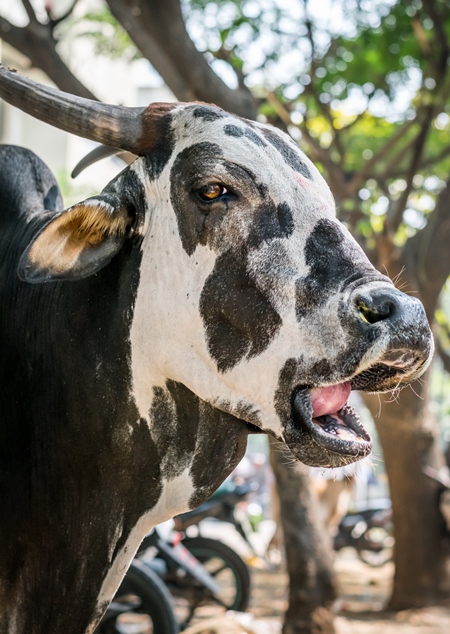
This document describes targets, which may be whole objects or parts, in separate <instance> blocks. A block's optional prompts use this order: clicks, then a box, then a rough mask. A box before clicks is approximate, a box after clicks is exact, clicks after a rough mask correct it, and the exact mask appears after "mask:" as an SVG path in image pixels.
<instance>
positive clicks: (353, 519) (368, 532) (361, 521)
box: [333, 499, 394, 566]
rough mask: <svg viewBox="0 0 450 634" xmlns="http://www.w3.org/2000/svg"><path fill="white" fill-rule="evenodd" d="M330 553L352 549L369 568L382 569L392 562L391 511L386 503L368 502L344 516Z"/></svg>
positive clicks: (389, 505) (387, 502)
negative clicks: (379, 567)
mask: <svg viewBox="0 0 450 634" xmlns="http://www.w3.org/2000/svg"><path fill="white" fill-rule="evenodd" d="M333 546H334V550H336V551H339V550H341V549H342V548H346V547H351V548H354V549H355V550H356V552H357V554H358V556H359V558H360V559H361V560H362V561H364V562H365V563H366V564H369V565H370V566H382V565H383V564H385V563H386V562H387V561H390V560H391V559H392V555H393V547H394V537H393V524H392V507H391V501H390V500H389V499H381V500H369V502H368V503H367V504H366V505H364V506H360V507H359V508H357V509H355V510H354V511H350V512H348V513H347V514H346V515H345V516H344V517H343V518H342V520H341V522H340V523H339V526H338V530H337V533H336V535H335V537H334V544H333Z"/></svg>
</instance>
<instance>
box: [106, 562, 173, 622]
mask: <svg viewBox="0 0 450 634" xmlns="http://www.w3.org/2000/svg"><path fill="white" fill-rule="evenodd" d="M113 602H114V605H115V606H119V607H120V606H121V605H122V606H123V608H124V611H123V613H121V614H119V615H118V616H114V615H111V614H108V610H107V611H106V613H105V615H104V617H103V619H102V621H101V622H100V624H99V626H98V627H97V629H96V630H95V634H177V633H178V632H179V626H178V623H177V621H176V619H175V615H174V611H173V605H172V599H171V596H170V593H169V591H168V589H167V588H166V586H165V584H164V582H163V581H162V580H161V579H160V578H159V577H158V575H157V574H156V573H154V572H153V571H152V570H150V569H149V568H148V567H147V566H145V564H143V563H142V562H140V561H138V560H136V559H134V560H133V561H132V562H131V565H130V567H129V569H128V571H127V573H126V575H125V577H124V579H123V581H122V583H121V585H120V587H119V589H118V591H117V593H116V595H115V597H114V599H113Z"/></svg>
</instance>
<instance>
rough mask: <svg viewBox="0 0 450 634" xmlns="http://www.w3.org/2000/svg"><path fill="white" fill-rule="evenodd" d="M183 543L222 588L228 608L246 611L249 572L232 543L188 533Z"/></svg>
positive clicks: (221, 594) (223, 601) (225, 604)
mask: <svg viewBox="0 0 450 634" xmlns="http://www.w3.org/2000/svg"><path fill="white" fill-rule="evenodd" d="M183 544H184V545H185V546H186V548H187V549H188V550H189V551H190V552H191V553H192V554H193V555H194V557H196V558H197V559H198V560H199V561H200V562H201V563H202V564H203V566H204V567H205V568H206V570H207V571H208V572H209V573H210V575H212V576H213V577H214V579H215V581H216V582H217V584H218V585H219V586H220V588H221V592H220V596H219V597H218V598H219V599H220V602H221V604H222V605H224V607H226V609H227V610H237V611H239V612H245V610H246V609H247V607H248V604H249V601H250V572H249V569H248V567H247V565H246V563H245V562H244V561H243V560H242V559H241V557H240V556H239V555H238V554H237V553H236V552H235V551H234V550H233V549H232V548H230V547H229V546H227V545H226V544H223V543H222V542H219V541H218V540H216V539H210V538H208V537H201V536H199V537H186V538H185V539H183Z"/></svg>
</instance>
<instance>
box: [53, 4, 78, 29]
mask: <svg viewBox="0 0 450 634" xmlns="http://www.w3.org/2000/svg"><path fill="white" fill-rule="evenodd" d="M77 2H78V0H72V4H71V5H70V6H69V8H68V9H67V11H65V13H63V14H62V15H60V16H59V17H58V18H55V17H53V15H52V8H51V6H49V7H47V6H46V7H45V11H46V13H47V17H48V22H49V25H50V28H51V30H52V31H53V30H54V28H55V27H56V26H57V25H58V24H59V23H60V22H63V21H64V20H66V19H67V18H68V17H69V15H71V13H72V12H73V10H74V9H75V6H76V4H77Z"/></svg>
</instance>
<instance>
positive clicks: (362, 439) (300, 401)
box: [289, 381, 372, 466]
mask: <svg viewBox="0 0 450 634" xmlns="http://www.w3.org/2000/svg"><path fill="white" fill-rule="evenodd" d="M351 390H352V385H351V383H350V381H346V382H345V383H340V384H338V385H332V386H328V387H321V388H306V387H304V388H301V387H300V388H296V389H295V390H294V393H293V396H292V414H291V420H292V423H293V425H294V426H295V427H296V428H297V430H298V431H299V432H300V433H302V435H304V436H307V437H308V440H309V441H310V442H309V443H308V444H311V442H312V443H314V444H315V445H316V448H314V447H313V449H315V451H314V450H313V451H312V454H311V459H310V460H307V464H312V465H317V466H339V465H340V464H347V463H350V462H353V461H355V460H358V459H359V458H363V457H364V456H367V455H368V454H369V453H370V451H371V449H372V440H371V438H370V436H369V434H368V433H367V431H366V430H365V428H364V426H363V424H362V423H361V420H360V418H359V416H358V414H357V413H356V411H355V410H354V409H353V407H352V406H351V405H348V403H347V401H348V398H349V396H350V392H351ZM289 444H290V443H289ZM310 449H311V448H310ZM321 449H322V451H321ZM323 450H325V451H323ZM299 457H300V456H299ZM300 459H301V460H302V461H303V462H305V459H304V457H302V458H300Z"/></svg>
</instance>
